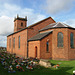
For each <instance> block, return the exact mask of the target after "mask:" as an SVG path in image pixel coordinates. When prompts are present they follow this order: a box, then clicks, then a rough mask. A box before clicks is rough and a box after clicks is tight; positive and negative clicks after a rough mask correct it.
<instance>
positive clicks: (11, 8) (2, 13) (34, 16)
mask: <svg viewBox="0 0 75 75" xmlns="http://www.w3.org/2000/svg"><path fill="white" fill-rule="evenodd" d="M17 14H19V15H20V16H21V17H25V16H27V18H28V25H31V24H33V23H35V22H37V21H39V20H42V19H44V18H45V17H46V16H45V15H42V14H39V13H35V11H34V9H30V8H21V7H20V6H17V5H12V4H7V3H5V4H3V5H2V6H1V5H0V36H1V38H2V37H4V36H7V35H8V34H10V33H13V30H14V22H13V20H14V17H15V15H17ZM5 38H6V37H5ZM5 38H3V39H2V41H3V42H2V41H0V46H1V44H2V46H3V44H5V43H4V39H5ZM5 42H6V41H5ZM4 46H5V45H4Z"/></svg>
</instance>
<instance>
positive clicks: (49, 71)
mask: <svg viewBox="0 0 75 75" xmlns="http://www.w3.org/2000/svg"><path fill="white" fill-rule="evenodd" d="M50 62H51V63H52V65H54V64H59V65H60V67H59V68H58V69H55V68H44V67H39V68H35V69H34V70H33V71H30V70H28V69H26V68H25V67H24V69H25V72H19V71H17V72H16V73H8V71H7V70H5V69H4V68H3V67H2V65H1V64H0V75H73V74H72V72H73V70H75V61H57V60H50Z"/></svg>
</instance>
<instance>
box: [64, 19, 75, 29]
mask: <svg viewBox="0 0 75 75" xmlns="http://www.w3.org/2000/svg"><path fill="white" fill-rule="evenodd" d="M64 23H66V24H68V25H70V26H71V27H74V28H75V19H68V20H65V21H64Z"/></svg>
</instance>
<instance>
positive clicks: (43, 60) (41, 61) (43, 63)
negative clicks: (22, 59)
mask: <svg viewBox="0 0 75 75" xmlns="http://www.w3.org/2000/svg"><path fill="white" fill-rule="evenodd" d="M39 65H41V66H44V67H46V68H48V67H51V63H50V61H49V60H45V59H40V61H39Z"/></svg>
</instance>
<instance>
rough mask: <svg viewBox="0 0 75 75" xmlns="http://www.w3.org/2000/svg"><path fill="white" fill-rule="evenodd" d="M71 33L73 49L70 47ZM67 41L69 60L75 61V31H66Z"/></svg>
mask: <svg viewBox="0 0 75 75" xmlns="http://www.w3.org/2000/svg"><path fill="white" fill-rule="evenodd" d="M71 32H72V33H73V34H74V48H71V47H70V34H71ZM68 36H69V37H68V40H69V59H70V60H72V59H75V30H73V29H68Z"/></svg>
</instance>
